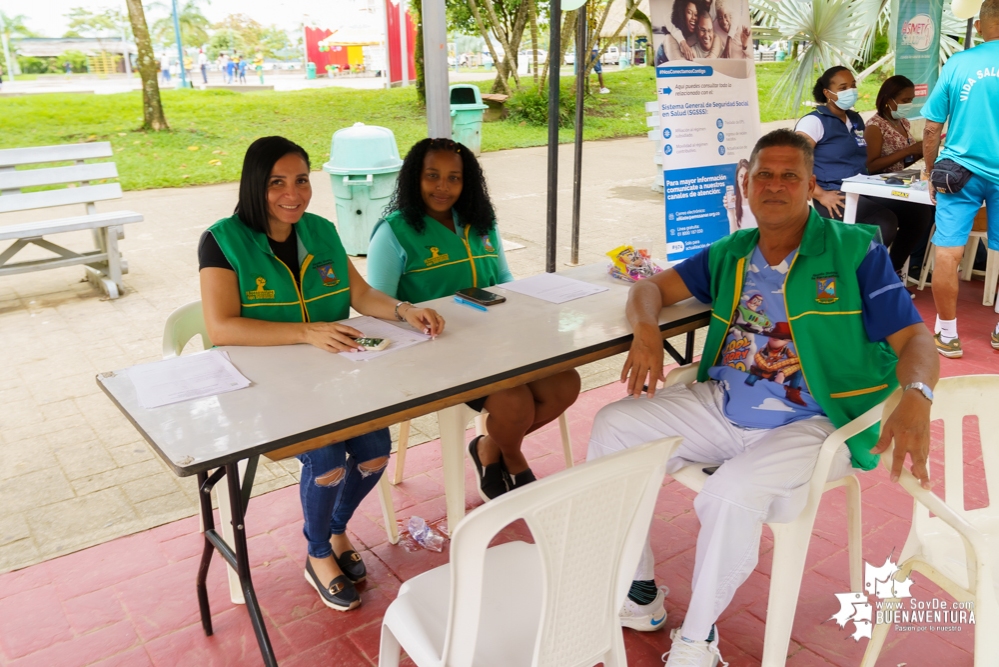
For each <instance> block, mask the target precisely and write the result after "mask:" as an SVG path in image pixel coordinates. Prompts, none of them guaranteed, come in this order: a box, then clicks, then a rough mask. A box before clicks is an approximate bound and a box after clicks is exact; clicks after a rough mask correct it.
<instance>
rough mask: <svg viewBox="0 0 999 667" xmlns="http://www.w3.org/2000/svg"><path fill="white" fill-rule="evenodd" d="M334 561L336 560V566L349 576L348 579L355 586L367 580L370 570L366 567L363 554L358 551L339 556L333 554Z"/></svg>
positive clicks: (345, 552) (346, 552)
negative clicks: (362, 557)
mask: <svg viewBox="0 0 999 667" xmlns="http://www.w3.org/2000/svg"><path fill="white" fill-rule="evenodd" d="M333 559H334V560H336V564H337V565H339V566H340V570H341V571H342V572H343V573H344V574H345V575H347V578H348V579H350V580H351V581H352V582H354V583H355V584H359V583H361V582H362V581H364V580H365V579H367V577H368V568H366V567H364V561H363V560H361V554H359V553H357V552H356V551H344V552H343V553H342V554H340V555H339V556H337V555H336V554H333Z"/></svg>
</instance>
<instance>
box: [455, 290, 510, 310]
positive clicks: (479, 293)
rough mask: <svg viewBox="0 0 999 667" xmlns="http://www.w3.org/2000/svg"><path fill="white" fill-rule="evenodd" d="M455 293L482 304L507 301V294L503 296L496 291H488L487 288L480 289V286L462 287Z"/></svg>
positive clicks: (487, 304) (488, 304) (493, 304)
mask: <svg viewBox="0 0 999 667" xmlns="http://www.w3.org/2000/svg"><path fill="white" fill-rule="evenodd" d="M455 294H456V295H457V296H460V297H461V298H462V299H466V300H468V301H471V302H472V303H477V304H479V305H480V306H495V305H496V304H497V303H503V302H504V301H506V297H505V296H501V295H499V294H496V293H495V292H487V291H486V290H484V289H479V288H478V287H469V288H468V289H460V290H458V291H457V292H455Z"/></svg>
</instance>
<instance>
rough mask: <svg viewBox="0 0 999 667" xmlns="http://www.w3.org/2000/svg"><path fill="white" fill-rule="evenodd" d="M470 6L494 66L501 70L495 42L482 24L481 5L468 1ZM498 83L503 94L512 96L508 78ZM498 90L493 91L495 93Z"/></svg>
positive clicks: (501, 79)
mask: <svg viewBox="0 0 999 667" xmlns="http://www.w3.org/2000/svg"><path fill="white" fill-rule="evenodd" d="M468 6H469V8H470V9H471V10H472V17H473V18H474V19H475V25H476V27H478V29H479V34H480V35H482V39H484V40H485V41H486V48H487V49H489V55H490V56H492V59H493V64H494V65H496V68H497V69H499V68H500V67H502V65H501V63H500V59H499V58H497V57H496V49H494V48H493V42H492V40H491V39H489V31H488V30H486V25H485V24H484V23H483V22H482V15H481V14H480V13H479V5H478V4H477V3H476V2H475V0H468ZM497 83H499V86H500V88H499V90H500V92H502V93H505V94H507V95H511V94H512V93H511V91H510V84H508V83H507V81H506V78H500V79H499V80H498V81H497ZM495 91H496V89H495V88H494V89H493V92H495Z"/></svg>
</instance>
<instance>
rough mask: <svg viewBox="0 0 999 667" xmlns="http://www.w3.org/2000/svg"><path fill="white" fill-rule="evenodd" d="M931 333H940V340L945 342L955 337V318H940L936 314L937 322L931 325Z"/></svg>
mask: <svg viewBox="0 0 999 667" xmlns="http://www.w3.org/2000/svg"><path fill="white" fill-rule="evenodd" d="M933 333H938V334H940V340H942V341H943V342H945V343H949V342H950V341H952V340H954V339H955V338H957V318H956V317H955V318H954V319H952V320H941V319H940V316H939V315H937V323H936V324H935V325H934V326H933Z"/></svg>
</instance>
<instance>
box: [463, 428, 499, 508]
mask: <svg viewBox="0 0 999 667" xmlns="http://www.w3.org/2000/svg"><path fill="white" fill-rule="evenodd" d="M482 437H483V436H481V435H480V436H478V437H476V438H472V442H471V443H470V444H469V445H468V456H469V458H471V459H472V463H474V464H475V474H476V476H477V477H478V478H479V495H480V496H482V499H483V500H485V501H486V502H489V501H490V500H492V499H493V498H496V497H497V496H501V495H503V494H504V493H506V492H507V491H509V488H507V485H506V475H505V474H504V473H503V463H502V462H498V463H490V464H489V465H485V466H484V465H482V461H480V460H479V439H480V438H482Z"/></svg>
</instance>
